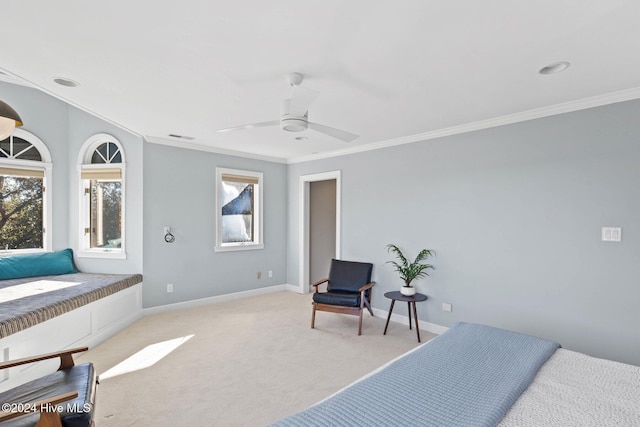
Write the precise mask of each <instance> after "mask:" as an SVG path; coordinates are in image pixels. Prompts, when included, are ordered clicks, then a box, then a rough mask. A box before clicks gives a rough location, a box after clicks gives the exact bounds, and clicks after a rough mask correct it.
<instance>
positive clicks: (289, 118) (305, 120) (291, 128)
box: [280, 99, 309, 132]
mask: <svg viewBox="0 0 640 427" xmlns="http://www.w3.org/2000/svg"><path fill="white" fill-rule="evenodd" d="M290 108H291V100H290V99H285V100H284V101H283V102H282V116H280V127H281V128H282V130H285V131H287V132H302V131H304V130H307V128H308V127H309V113H308V112H307V113H305V114H304V116H299V115H293V114H291V112H290Z"/></svg>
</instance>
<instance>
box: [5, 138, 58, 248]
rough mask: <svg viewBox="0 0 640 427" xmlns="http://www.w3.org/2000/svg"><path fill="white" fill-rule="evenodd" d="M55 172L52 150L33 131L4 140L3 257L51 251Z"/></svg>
mask: <svg viewBox="0 0 640 427" xmlns="http://www.w3.org/2000/svg"><path fill="white" fill-rule="evenodd" d="M51 170H52V165H51V157H50V154H49V150H48V149H47V147H46V146H45V145H44V143H43V142H42V141H41V140H40V139H39V138H38V137H36V136H35V135H33V134H31V133H30V132H27V131H25V130H22V129H16V130H15V131H14V132H13V134H12V135H10V136H9V137H8V138H6V139H4V140H3V141H0V255H1V254H2V253H28V252H43V251H48V250H51V211H50V209H51V196H50V194H48V193H50V191H49V192H48V193H47V191H46V189H47V183H48V182H50V181H51Z"/></svg>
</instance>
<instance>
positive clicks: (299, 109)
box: [289, 86, 320, 117]
mask: <svg viewBox="0 0 640 427" xmlns="http://www.w3.org/2000/svg"><path fill="white" fill-rule="evenodd" d="M319 94H320V93H319V92H317V91H315V90H313V89H309V88H306V87H302V86H294V87H293V95H292V96H291V104H290V107H289V113H290V114H291V115H292V116H299V117H301V116H304V115H305V114H307V111H309V107H311V104H313V101H315V100H316V98H317V97H318V95H319Z"/></svg>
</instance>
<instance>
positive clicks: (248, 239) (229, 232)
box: [216, 168, 264, 251]
mask: <svg viewBox="0 0 640 427" xmlns="http://www.w3.org/2000/svg"><path fill="white" fill-rule="evenodd" d="M262 179H263V175H262V173H261V172H251V171H244V170H237V169H226V168H216V193H217V197H216V201H217V203H216V229H217V230H216V251H236V250H244V249H262V248H263V247H264V244H263V240H262V194H263V191H262Z"/></svg>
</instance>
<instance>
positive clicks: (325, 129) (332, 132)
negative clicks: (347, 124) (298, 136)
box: [309, 122, 358, 142]
mask: <svg viewBox="0 0 640 427" xmlns="http://www.w3.org/2000/svg"><path fill="white" fill-rule="evenodd" d="M309 127H310V128H311V129H313V130H315V131H318V132H321V133H324V134H325V135H329V136H331V137H333V138H336V139H340V140H342V141H344V142H351V141H353V140H354V139H356V138H357V137H358V135H356V134H354V133H350V132H347V131H344V130H340V129H335V128H331V127H329V126H325V125H320V124H318V123H313V122H309Z"/></svg>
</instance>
